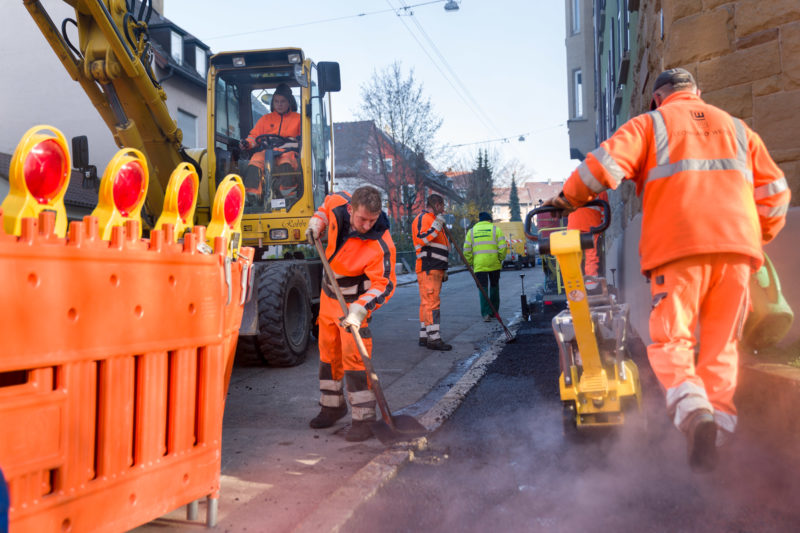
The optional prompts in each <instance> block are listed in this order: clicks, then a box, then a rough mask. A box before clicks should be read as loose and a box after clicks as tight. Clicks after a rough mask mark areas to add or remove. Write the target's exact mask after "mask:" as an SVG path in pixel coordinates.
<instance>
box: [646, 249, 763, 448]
mask: <svg viewBox="0 0 800 533" xmlns="http://www.w3.org/2000/svg"><path fill="white" fill-rule="evenodd" d="M752 262H753V260H752V258H750V257H748V256H745V255H741V254H731V253H719V254H701V255H694V256H689V257H685V258H682V259H678V260H676V261H672V262H670V263H667V264H665V265H662V266H659V267H657V268H655V269H653V270H651V271H650V291H651V295H652V297H653V308H652V311H651V312H650V337H651V339H652V344H651V345H650V346H648V347H647V356H648V359H649V360H650V365H651V366H652V368H653V372H654V373H655V375H656V377H657V378H658V380H659V382H660V383H661V385H662V386H663V387H664V388H665V389H666V393H667V409H668V412H669V413H670V415H671V416H672V417H673V422H674V423H675V425H676V426H677V427H678V428H680V429H683V428H682V426H683V424H684V422H685V421H686V419H687V416H688V415H689V413H691V412H692V411H694V410H695V409H699V408H706V409H709V410H711V411H712V412H714V418H715V420H716V422H717V425H718V426H719V428H720V429H722V430H724V431H727V432H728V433H733V431H734V429H735V427H736V407H735V406H734V403H733V395H734V392H735V390H736V378H737V372H738V365H739V356H738V352H737V341H738V337H739V335H740V334H741V328H742V324H743V320H744V316H745V312H746V310H747V302H748V282H749V278H750V274H751V263H752ZM698 325H699V328H700V339H699V341H700V342H699V345H700V349H699V355H698V356H697V362H696V363H695V345H696V344H697V339H695V334H694V333H695V331H696V329H697V326H698Z"/></svg>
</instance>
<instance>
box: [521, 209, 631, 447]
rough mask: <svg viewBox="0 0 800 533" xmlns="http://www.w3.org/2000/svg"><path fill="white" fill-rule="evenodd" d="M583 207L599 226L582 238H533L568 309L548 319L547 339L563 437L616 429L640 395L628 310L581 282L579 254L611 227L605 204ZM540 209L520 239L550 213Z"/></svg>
mask: <svg viewBox="0 0 800 533" xmlns="http://www.w3.org/2000/svg"><path fill="white" fill-rule="evenodd" d="M586 206H598V207H601V208H602V209H603V223H602V224H601V225H600V226H598V227H594V228H591V230H590V231H589V232H586V233H582V232H581V231H579V230H576V229H572V230H570V229H566V228H562V229H557V230H555V231H553V232H551V233H549V234H548V235H544V236H541V237H539V252H540V253H541V254H543V255H544V254H552V255H554V256H555V257H556V259H557V260H558V268H559V269H560V271H561V276H562V278H563V283H564V293H565V295H566V299H567V305H568V308H567V309H565V310H563V311H561V312H560V313H558V314H557V315H556V316H554V317H553V320H552V325H553V333H554V334H555V337H556V342H557V344H558V350H559V361H560V366H561V376H560V377H559V390H560V392H561V403H562V407H563V411H562V420H563V426H564V433H565V435H566V436H567V437H569V438H572V437H577V436H579V435H580V432H581V431H582V430H587V429H593V428H594V429H598V428H599V429H604V428H611V427H614V426H619V425H622V424H623V423H624V422H625V417H626V415H627V414H632V413H635V412H638V411H639V410H640V407H641V397H642V390H641V384H640V381H639V371H638V368H637V367H636V364H635V363H634V362H633V361H632V360H631V359H630V358H629V357H628V352H627V349H626V335H627V332H628V304H626V303H623V302H618V301H617V298H616V290H615V289H614V288H612V287H608V285H607V283H606V280H605V278H599V277H589V276H587V277H584V275H583V272H582V271H581V260H582V258H583V250H586V249H588V248H591V247H593V246H594V235H595V234H599V233H602V232H603V231H605V230H606V228H608V225H609V224H610V222H611V208H610V207H609V205H608V202H605V201H603V200H592V201H591V202H588V203H587V204H586ZM556 211H559V210H558V209H557V208H555V207H552V206H540V207H537V208H536V209H533V210H532V211H530V212H529V213H528V215H527V217H526V219H525V233H526V235H528V236H529V237H530V236H532V233H534V232H533V231H532V225H531V224H532V219H533V217H534V216H535V215H536V214H538V213H544V212H556Z"/></svg>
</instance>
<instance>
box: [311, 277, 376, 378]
mask: <svg viewBox="0 0 800 533" xmlns="http://www.w3.org/2000/svg"><path fill="white" fill-rule="evenodd" d="M370 314H371V313H368V314H367V319H365V320H364V322H363V323H362V324H361V328H360V330H359V332H360V334H361V340H363V341H364V347H365V348H366V349H367V356H368V357H371V356H372V335H371V334H370V333H369V329H368V328H367V320H368V319H369V316H370ZM343 317H344V314H343V313H342V308H341V307H340V306H339V301H338V300H336V299H335V298H331V297H330V296H328V295H326V294H325V293H324V292H322V293H321V294H320V299H319V358H320V361H322V362H323V363H328V364H330V365H331V371H332V374H333V376H332V377H333V379H334V380H340V379H342V377H344V372H345V371H346V370H365V368H364V363H363V362H362V361H361V356H360V355H359V353H358V347H356V341H355V340H354V339H353V334H352V333H350V332H349V331H348V330H346V329H344V328H343V327H341V326H340V325H339V322H340V320H341V319H342V318H343Z"/></svg>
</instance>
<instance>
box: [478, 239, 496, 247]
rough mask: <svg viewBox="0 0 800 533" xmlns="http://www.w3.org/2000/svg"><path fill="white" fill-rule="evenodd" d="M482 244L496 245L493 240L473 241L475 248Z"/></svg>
mask: <svg viewBox="0 0 800 533" xmlns="http://www.w3.org/2000/svg"><path fill="white" fill-rule="evenodd" d="M483 244H497V241H496V240H494V239H492V240H491V241H475V246H481V245H483Z"/></svg>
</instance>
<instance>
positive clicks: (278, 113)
mask: <svg viewBox="0 0 800 533" xmlns="http://www.w3.org/2000/svg"><path fill="white" fill-rule="evenodd" d="M259 135H279V136H281V137H286V138H287V139H289V140H290V142H287V143H284V144H283V145H281V146H278V147H275V148H273V151H274V152H276V153H277V154H280V155H277V157H276V158H275V168H274V169H272V173H273V174H275V175H277V176H280V179H276V183H275V191H276V192H277V193H278V195H279V196H281V197H283V198H291V197H295V196H297V195H298V192H299V190H298V189H299V184H300V179H299V165H298V162H297V152H296V151H295V150H293V149H296V148H297V146H298V145H297V142H296V141H297V137H299V136H300V113H298V112H297V100H295V98H294V96H293V95H292V90H291V89H290V88H289V86H288V85H286V84H285V83H281V84H280V85H278V86H277V87H276V88H275V92H274V93H273V94H272V100H271V101H270V113H267V114H266V115H263V116H262V117H261V118H259V119H258V121H257V122H256V125H255V126H253V129H252V130H250V134H249V135H248V136H247V137H246V138H245V139H242V142H241V143H240V144H241V148H242V149H243V150H249V149H250V148H252V147H253V146H254V145H255V141H256V137H258V136H259ZM265 159H266V156H265V153H264V150H261V151H259V152H256V153H255V154H253V156H252V157H251V158H250V162H249V164H248V166H247V169H246V170H245V174H244V186H245V189H246V190H247V192H248V193H252V194H258V195H261V194H263V193H264V191H263V190H262V184H263V181H264V177H265V170H264V164H265V163H264V161H265Z"/></svg>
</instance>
